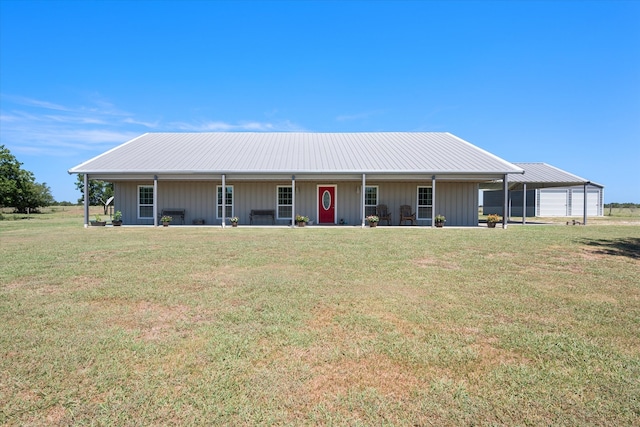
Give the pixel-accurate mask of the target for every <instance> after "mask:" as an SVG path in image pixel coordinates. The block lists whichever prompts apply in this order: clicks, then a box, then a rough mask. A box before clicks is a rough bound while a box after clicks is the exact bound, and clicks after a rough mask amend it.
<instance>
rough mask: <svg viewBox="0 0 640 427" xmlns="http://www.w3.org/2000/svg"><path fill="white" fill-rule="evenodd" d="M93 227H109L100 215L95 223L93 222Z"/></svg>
mask: <svg viewBox="0 0 640 427" xmlns="http://www.w3.org/2000/svg"><path fill="white" fill-rule="evenodd" d="M91 225H93V226H94V227H104V226H105V225H107V221H103V220H102V218H101V217H100V215H96V219H95V221H91Z"/></svg>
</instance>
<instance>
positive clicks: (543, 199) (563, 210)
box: [539, 190, 568, 216]
mask: <svg viewBox="0 0 640 427" xmlns="http://www.w3.org/2000/svg"><path fill="white" fill-rule="evenodd" d="M567 195H568V193H567V190H540V214H539V215H540V216H567Z"/></svg>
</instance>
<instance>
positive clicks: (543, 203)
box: [483, 163, 604, 222]
mask: <svg viewBox="0 0 640 427" xmlns="http://www.w3.org/2000/svg"><path fill="white" fill-rule="evenodd" d="M514 164H515V165H516V166H518V167H520V168H522V169H524V174H522V175H512V176H510V178H509V179H510V182H509V203H508V206H509V212H508V216H521V217H523V222H524V218H526V217H536V216H537V217H572V216H574V217H581V216H585V213H586V216H602V215H603V214H604V187H603V186H602V185H600V184H596V183H594V182H591V181H589V180H586V179H584V178H581V177H579V176H576V175H573V174H571V173H569V172H566V171H563V170H561V169H558V168H556V167H554V166H551V165H548V164H546V163H514ZM495 187H496V185H494V186H491V185H489V186H485V187H483V188H485V191H484V200H483V213H484V214H485V215H487V214H491V213H497V214H499V215H502V214H503V207H502V202H503V200H504V197H503V194H504V193H503V190H496V189H495ZM585 192H586V194H587V206H586V211H585V205H584V199H585V197H584V196H585ZM523 209H524V210H526V215H522V212H523Z"/></svg>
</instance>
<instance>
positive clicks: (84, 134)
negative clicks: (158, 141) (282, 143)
mask: <svg viewBox="0 0 640 427" xmlns="http://www.w3.org/2000/svg"><path fill="white" fill-rule="evenodd" d="M0 96H1V97H2V101H3V102H2V110H0V140H1V141H2V143H3V144H5V145H7V146H9V147H11V150H12V151H14V150H15V151H16V153H24V154H29V155H34V156H37V155H42V156H55V157H61V156H64V157H68V156H75V155H78V154H80V153H86V155H87V156H93V155H96V154H98V153H99V152H101V151H106V150H108V149H110V148H112V147H114V146H115V145H118V144H122V143H124V142H126V141H128V140H130V139H132V138H134V137H136V136H138V135H140V134H141V133H144V132H147V131H149V130H152V131H170V132H171V131H188V132H239V131H249V132H278V131H280V132H290V131H301V130H303V129H302V128H301V127H300V126H298V125H295V124H294V123H292V122H290V121H288V120H284V121H277V122H276V121H239V122H237V123H228V122H224V121H216V120H209V121H192V122H187V121H182V122H170V123H166V124H163V123H162V122H160V121H159V120H156V121H152V120H144V119H139V118H137V117H136V116H135V115H134V114H130V113H125V112H123V111H121V110H119V109H118V108H117V107H116V106H115V105H113V104H111V103H110V102H108V101H105V100H104V99H101V98H99V97H97V96H94V97H93V98H92V99H91V100H90V101H88V102H87V105H81V106H73V107H70V106H65V105H62V104H59V103H55V102H49V101H45V100H38V99H32V98H27V97H23V96H6V95H0ZM81 155H82V156H85V154H81Z"/></svg>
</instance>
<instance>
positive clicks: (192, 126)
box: [171, 120, 303, 132]
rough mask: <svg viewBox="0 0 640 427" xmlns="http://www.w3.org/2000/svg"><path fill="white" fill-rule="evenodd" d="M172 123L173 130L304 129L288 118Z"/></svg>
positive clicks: (252, 130)
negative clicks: (276, 120)
mask: <svg viewBox="0 0 640 427" xmlns="http://www.w3.org/2000/svg"><path fill="white" fill-rule="evenodd" d="M171 125H172V128H173V130H181V131H188V132H242V131H246V132H293V131H302V130H303V128H302V127H300V126H298V125H295V124H294V123H291V122H290V121H288V120H285V121H281V122H277V123H269V122H257V121H253V122H250V121H247V122H240V123H237V124H232V123H226V122H221V121H209V122H200V123H185V122H174V123H171Z"/></svg>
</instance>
